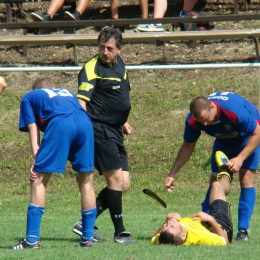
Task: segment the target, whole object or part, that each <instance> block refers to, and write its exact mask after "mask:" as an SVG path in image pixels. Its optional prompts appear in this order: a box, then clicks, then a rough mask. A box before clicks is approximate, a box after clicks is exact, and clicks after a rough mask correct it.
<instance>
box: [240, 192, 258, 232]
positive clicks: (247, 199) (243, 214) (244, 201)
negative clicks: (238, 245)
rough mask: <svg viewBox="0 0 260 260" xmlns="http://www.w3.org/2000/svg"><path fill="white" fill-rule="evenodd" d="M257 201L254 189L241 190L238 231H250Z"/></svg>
mask: <svg viewBox="0 0 260 260" xmlns="http://www.w3.org/2000/svg"><path fill="white" fill-rule="evenodd" d="M255 201H256V192H255V188H254V187H250V188H241V192H240V197H239V204H238V229H239V230H240V229H244V230H246V229H248V228H249V227H250V220H251V217H252V215H253V211H254V206H255Z"/></svg>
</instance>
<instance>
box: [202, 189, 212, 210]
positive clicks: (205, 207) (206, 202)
mask: <svg viewBox="0 0 260 260" xmlns="http://www.w3.org/2000/svg"><path fill="white" fill-rule="evenodd" d="M210 188H211V187H210V186H209V188H208V190H207V193H206V195H205V199H204V201H203V202H202V203H201V209H202V211H203V212H205V213H209V194H210Z"/></svg>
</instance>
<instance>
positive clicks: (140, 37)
mask: <svg viewBox="0 0 260 260" xmlns="http://www.w3.org/2000/svg"><path fill="white" fill-rule="evenodd" d="M251 37H252V38H259V37H260V29H250V30H246V29H245V30H218V31H190V32H169V33H168V32H162V33H149V32H147V33H124V34H123V43H142V42H144V43H145V42H169V41H176V40H180V41H182V40H183V41H189V40H213V39H246V38H251ZM97 38H98V33H94V34H81V35H75V34H63V35H21V36H5V37H1V38H0V45H21V44H28V45H29V44H31V45H33V44H34V45H62V44H83V45H84V44H97Z"/></svg>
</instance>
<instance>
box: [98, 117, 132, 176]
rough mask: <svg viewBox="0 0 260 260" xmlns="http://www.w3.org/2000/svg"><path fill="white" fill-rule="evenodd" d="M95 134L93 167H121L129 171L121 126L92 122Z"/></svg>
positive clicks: (101, 170)
mask: <svg viewBox="0 0 260 260" xmlns="http://www.w3.org/2000/svg"><path fill="white" fill-rule="evenodd" d="M93 127H94V135H95V138H94V140H95V156H94V157H95V167H96V169H97V170H98V171H99V174H102V172H103V171H108V170H113V169H119V168H122V170H123V171H129V166H128V158H127V152H126V149H125V146H124V136H123V133H122V128H121V127H114V126H111V125H107V124H103V123H98V122H93Z"/></svg>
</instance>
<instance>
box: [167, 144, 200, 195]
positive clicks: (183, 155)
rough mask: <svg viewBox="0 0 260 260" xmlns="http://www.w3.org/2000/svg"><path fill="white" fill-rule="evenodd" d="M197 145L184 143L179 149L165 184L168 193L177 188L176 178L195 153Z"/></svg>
mask: <svg viewBox="0 0 260 260" xmlns="http://www.w3.org/2000/svg"><path fill="white" fill-rule="evenodd" d="M196 143H197V142H193V143H188V142H185V141H184V142H183V144H182V146H181V148H180V149H179V152H178V155H177V157H176V159H175V161H174V164H173V166H172V169H171V171H170V173H169V174H168V176H167V178H166V180H165V182H164V188H165V189H166V190H167V191H168V192H172V190H173V189H174V188H175V186H174V185H173V181H174V176H175V174H176V173H177V172H178V171H179V170H180V169H181V167H182V166H183V165H184V164H185V163H186V162H187V161H188V160H189V158H190V156H191V155H192V153H193V151H194V148H195V146H196Z"/></svg>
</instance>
